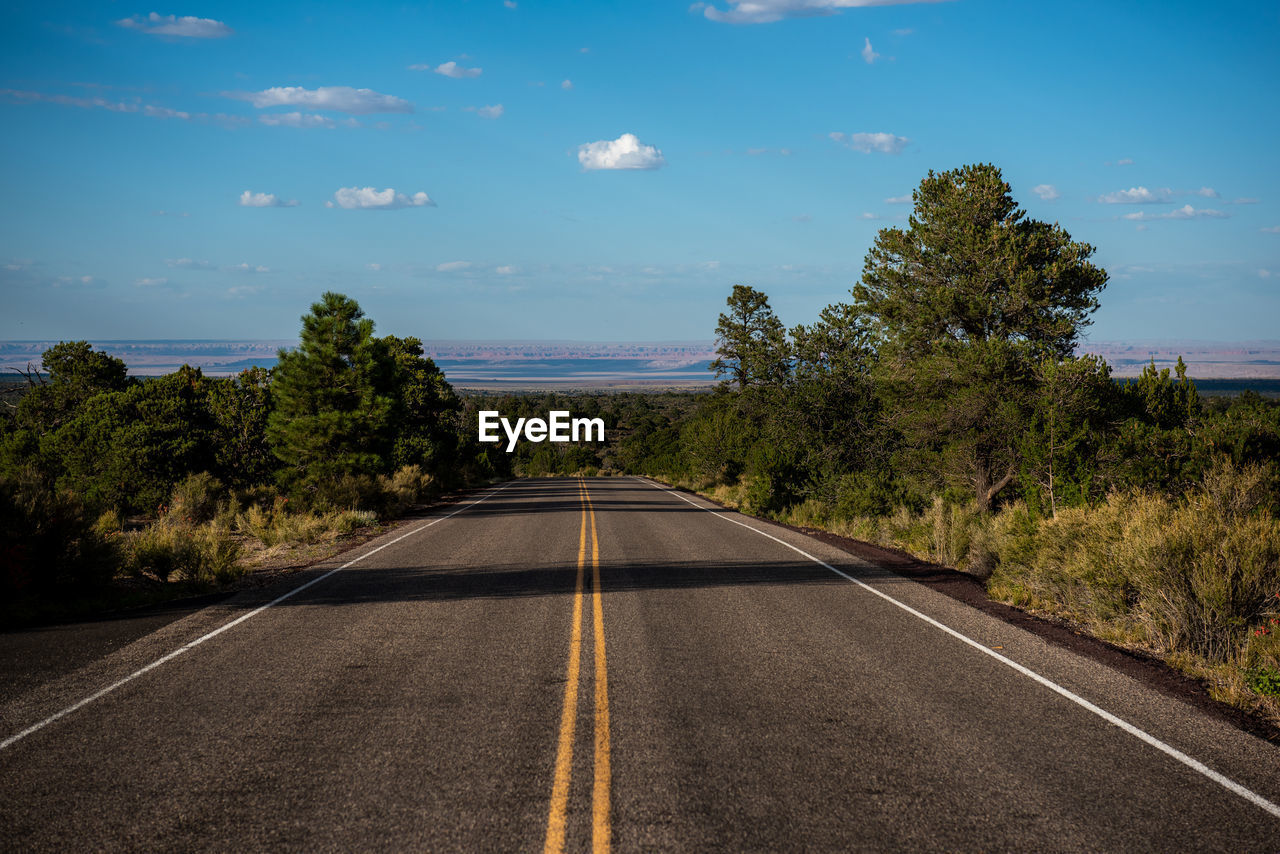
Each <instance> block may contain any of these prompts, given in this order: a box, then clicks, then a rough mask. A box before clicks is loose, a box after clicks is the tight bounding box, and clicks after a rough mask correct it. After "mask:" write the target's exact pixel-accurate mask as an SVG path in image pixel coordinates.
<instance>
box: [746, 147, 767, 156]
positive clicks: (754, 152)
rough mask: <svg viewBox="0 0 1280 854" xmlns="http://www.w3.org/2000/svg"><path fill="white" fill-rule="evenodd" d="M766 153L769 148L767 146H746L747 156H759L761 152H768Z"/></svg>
mask: <svg viewBox="0 0 1280 854" xmlns="http://www.w3.org/2000/svg"><path fill="white" fill-rule="evenodd" d="M768 153H769V149H767V148H748V149H747V155H748V156H749V157H759V156H760V155H761V154H768Z"/></svg>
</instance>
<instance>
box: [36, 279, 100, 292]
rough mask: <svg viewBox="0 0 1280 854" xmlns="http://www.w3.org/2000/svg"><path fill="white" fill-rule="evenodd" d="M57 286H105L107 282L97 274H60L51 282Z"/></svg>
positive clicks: (87, 287)
mask: <svg viewBox="0 0 1280 854" xmlns="http://www.w3.org/2000/svg"><path fill="white" fill-rule="evenodd" d="M49 284H50V285H52V286H53V287H55V288H62V289H67V290H82V289H97V288H105V287H106V286H107V283H106V282H104V281H103V280H102V279H99V278H98V277H97V276H58V277H57V278H54V279H52V280H51V281H50V282H49Z"/></svg>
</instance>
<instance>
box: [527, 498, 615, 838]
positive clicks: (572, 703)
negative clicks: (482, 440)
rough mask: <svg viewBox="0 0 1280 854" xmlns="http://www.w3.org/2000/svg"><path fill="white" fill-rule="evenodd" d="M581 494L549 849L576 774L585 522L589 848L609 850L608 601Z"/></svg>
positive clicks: (590, 515)
mask: <svg viewBox="0 0 1280 854" xmlns="http://www.w3.org/2000/svg"><path fill="white" fill-rule="evenodd" d="M578 495H579V497H580V498H581V499H582V527H581V532H580V533H579V535H578V576H577V580H576V581H575V582H574V589H573V627H572V630H571V633H570V635H569V672H568V676H567V678H566V680H565V686H564V710H563V711H562V712H561V715H560V742H559V746H558V747H557V749H556V776H555V782H554V783H553V784H552V787H551V813H550V815H549V816H548V817H547V841H546V843H545V845H544V846H543V851H544V852H546V854H553V852H554V854H559V852H561V851H563V850H564V837H565V827H566V823H567V819H568V809H569V782H570V780H571V778H572V777H573V733H574V727H575V725H576V722H577V718H578V681H579V676H580V674H581V666H580V663H581V659H582V578H583V573H584V571H585V567H586V563H587V527H588V521H589V522H590V528H591V599H592V609H593V611H594V619H593V625H594V628H595V636H594V638H593V640H594V644H593V646H592V648H593V650H594V651H595V658H596V672H595V708H596V713H595V778H594V780H593V783H592V787H591V848H592V850H593V851H595V852H597V854H607V852H608V851H609V845H610V842H611V839H612V829H611V827H610V823H609V788H610V781H611V777H610V770H609V678H608V667H607V665H606V663H605V655H604V607H603V605H602V603H601V601H600V540H599V537H597V535H596V511H595V508H594V507H592V505H591V494H590V493H589V492H588V491H587V487H586V484H585V483H584V482H583V481H581V480H579V481H578Z"/></svg>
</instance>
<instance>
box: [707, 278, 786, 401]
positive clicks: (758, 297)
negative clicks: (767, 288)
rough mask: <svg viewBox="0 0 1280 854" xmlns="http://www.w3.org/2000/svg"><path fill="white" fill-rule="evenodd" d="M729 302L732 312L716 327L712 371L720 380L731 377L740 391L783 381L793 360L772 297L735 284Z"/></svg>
mask: <svg viewBox="0 0 1280 854" xmlns="http://www.w3.org/2000/svg"><path fill="white" fill-rule="evenodd" d="M727 303H728V306H729V311H728V312H727V313H724V312H722V313H721V314H720V320H719V322H718V323H717V324H716V353H717V355H716V358H715V360H714V361H713V362H712V363H711V370H713V371H715V372H716V376H717V377H723V376H725V375H726V374H727V375H729V377H730V379H731V381H732V382H735V383H737V385H738V391H744V390H745V389H747V388H748V387H750V386H760V385H769V384H773V383H780V382H782V380H783V379H784V378H785V377H786V375H787V367H788V362H789V358H790V355H789V353H788V350H787V334H786V330H785V329H784V328H783V326H782V321H780V320H778V318H777V316H776V315H775V314H774V313H773V309H771V308H769V297H767V296H765V294H763V293H761V292H760V291H757V290H756V289H755V288H752V287H749V286H748V285H734V286H733V293H731V294H730V295H729V298H728V300H727Z"/></svg>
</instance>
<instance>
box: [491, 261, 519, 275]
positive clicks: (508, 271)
mask: <svg viewBox="0 0 1280 854" xmlns="http://www.w3.org/2000/svg"><path fill="white" fill-rule="evenodd" d="M494 272H495V273H497V274H498V275H499V276H514V275H515V274H516V273H519V272H520V268H519V267H515V266H513V265H511V264H503V265H502V266H501V267H498V268H497V269H495V270H494Z"/></svg>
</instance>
